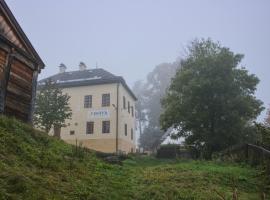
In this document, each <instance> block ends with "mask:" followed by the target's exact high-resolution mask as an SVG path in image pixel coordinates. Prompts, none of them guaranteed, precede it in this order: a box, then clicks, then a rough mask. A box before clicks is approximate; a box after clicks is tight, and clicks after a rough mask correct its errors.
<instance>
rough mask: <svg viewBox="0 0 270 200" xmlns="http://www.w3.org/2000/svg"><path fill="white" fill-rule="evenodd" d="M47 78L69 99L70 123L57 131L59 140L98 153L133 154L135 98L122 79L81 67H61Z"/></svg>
mask: <svg viewBox="0 0 270 200" xmlns="http://www.w3.org/2000/svg"><path fill="white" fill-rule="evenodd" d="M49 78H50V79H51V80H53V81H55V82H56V83H57V84H58V86H59V87H61V88H62V91H63V92H64V93H67V94H68V95H69V96H70V97H71V98H70V100H69V105H70V107H71V109H72V119H70V120H66V122H65V124H66V127H62V128H61V133H60V136H61V139H63V140H64V141H66V142H68V143H71V144H76V143H77V145H82V146H84V147H87V148H89V149H94V150H97V151H101V152H110V153H113V152H124V153H129V152H133V151H135V148H136V145H135V141H136V138H135V101H136V97H135V95H134V94H133V93H132V91H131V90H130V89H129V87H128V86H127V84H126V82H125V81H124V79H123V78H122V77H120V76H115V75H113V74H111V73H109V72H107V71H105V70H104V69H101V68H98V69H91V70H87V69H86V67H85V66H80V70H78V71H73V72H65V66H63V65H62V66H60V73H59V74H57V75H54V76H52V77H49ZM49 78H47V79H44V80H41V81H40V82H39V84H40V85H42V84H44V82H45V81H46V80H48V79H49Z"/></svg>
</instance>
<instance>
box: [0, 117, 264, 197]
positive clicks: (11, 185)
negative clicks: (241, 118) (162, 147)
mask: <svg viewBox="0 0 270 200" xmlns="http://www.w3.org/2000/svg"><path fill="white" fill-rule="evenodd" d="M260 179H261V177H260V174H259V171H257V170H255V169H252V168H249V167H246V166H239V165H233V164H225V163H214V162H203V161H176V160H156V159H154V158H149V157H131V158H130V159H128V160H125V161H124V164H123V166H118V165H110V164H107V163H105V162H103V161H102V160H100V159H98V158H97V157H96V156H95V154H94V153H92V152H90V151H82V150H80V149H79V150H76V148H75V147H73V146H71V145H68V144H65V143H64V142H63V141H60V140H56V139H54V138H52V137H48V136H47V135H45V134H44V133H42V132H39V131H36V130H34V129H32V128H31V127H29V126H27V125H25V124H22V123H20V122H18V121H16V120H14V119H7V118H5V117H0V200H2V199H16V200H17V199H23V200H25V199H26V200H27V199H75V200H76V199H91V200H92V199H93V200H94V199H97V200H98V199H101V200H104V199H105V200H106V199H115V200H121V199H123V200H128V199H136V200H142V199H160V200H163V199H186V200H188V199H189V200H191V199H207V200H209V199H220V198H219V197H218V194H217V193H220V194H222V195H225V196H226V197H227V198H228V199H231V195H232V191H233V188H234V186H235V187H236V188H237V190H238V193H239V196H240V198H239V199H254V200H255V199H259V195H260V191H261V189H260V188H261V184H262V183H261V181H260Z"/></svg>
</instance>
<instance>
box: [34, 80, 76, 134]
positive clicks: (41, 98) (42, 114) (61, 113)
mask: <svg viewBox="0 0 270 200" xmlns="http://www.w3.org/2000/svg"><path fill="white" fill-rule="evenodd" d="M69 99H70V96H68V95H67V94H63V92H62V90H61V89H60V88H58V87H57V85H56V84H55V83H54V82H53V81H52V80H48V81H47V82H46V83H45V85H42V86H41V87H40V90H39V91H38V94H37V98H36V105H35V116H34V124H35V125H36V126H37V127H39V128H41V129H43V130H44V131H45V132H46V133H48V132H49V131H50V130H51V128H54V135H55V136H57V137H60V129H61V127H63V126H65V120H66V119H70V118H71V116H72V112H71V109H70V107H69V103H68V101H69Z"/></svg>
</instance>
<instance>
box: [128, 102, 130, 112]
mask: <svg viewBox="0 0 270 200" xmlns="http://www.w3.org/2000/svg"><path fill="white" fill-rule="evenodd" d="M128 113H130V103H129V102H128Z"/></svg>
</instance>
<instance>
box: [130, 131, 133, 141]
mask: <svg viewBox="0 0 270 200" xmlns="http://www.w3.org/2000/svg"><path fill="white" fill-rule="evenodd" d="M130 138H131V140H133V128H131V130H130Z"/></svg>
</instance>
